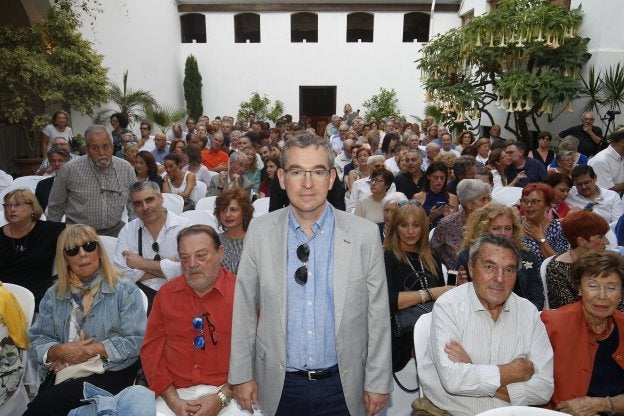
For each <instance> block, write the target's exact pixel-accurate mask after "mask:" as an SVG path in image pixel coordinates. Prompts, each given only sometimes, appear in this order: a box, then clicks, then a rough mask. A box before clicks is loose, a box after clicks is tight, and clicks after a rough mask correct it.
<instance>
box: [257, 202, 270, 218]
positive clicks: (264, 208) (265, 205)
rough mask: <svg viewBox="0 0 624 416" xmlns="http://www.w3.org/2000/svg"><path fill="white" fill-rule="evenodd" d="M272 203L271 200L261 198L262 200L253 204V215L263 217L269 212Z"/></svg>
mask: <svg viewBox="0 0 624 416" xmlns="http://www.w3.org/2000/svg"><path fill="white" fill-rule="evenodd" d="M270 202H271V198H268V197H266V198H260V199H256V200H255V201H254V202H253V207H254V213H253V217H254V218H256V217H259V216H261V215H264V214H267V213H268V212H269V204H270Z"/></svg>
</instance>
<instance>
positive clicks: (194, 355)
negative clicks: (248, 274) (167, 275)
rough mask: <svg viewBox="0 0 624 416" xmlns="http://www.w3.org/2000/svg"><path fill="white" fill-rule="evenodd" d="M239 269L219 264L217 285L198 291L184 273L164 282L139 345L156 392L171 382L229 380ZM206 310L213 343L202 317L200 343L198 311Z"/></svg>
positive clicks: (178, 385)
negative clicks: (202, 343)
mask: <svg viewBox="0 0 624 416" xmlns="http://www.w3.org/2000/svg"><path fill="white" fill-rule="evenodd" d="M235 285H236V275H234V274H233V273H231V272H230V271H228V270H226V269H224V268H221V270H220V271H219V276H218V277H217V283H216V284H215V286H214V288H213V289H212V290H211V291H210V292H208V293H207V294H206V295H204V296H203V297H201V298H200V297H199V296H198V295H197V294H196V293H195V292H194V291H193V289H191V288H190V287H189V285H188V284H187V283H186V280H185V279H184V276H178V277H176V278H175V279H173V280H171V281H170V282H168V283H166V284H165V285H163V286H162V287H161V288H160V290H159V291H158V294H157V295H156V297H155V298H154V304H153V306H152V311H151V313H150V316H149V318H148V320H147V328H146V330H145V338H144V340H143V346H142V347H141V363H142V365H143V371H145V376H146V377H147V380H148V382H149V385H150V389H152V390H153V391H154V392H155V393H156V396H160V395H161V394H162V393H163V392H164V391H165V390H166V389H167V387H169V385H171V384H173V385H174V386H175V388H184V387H192V386H196V385H199V384H207V385H212V386H219V385H221V384H223V383H225V382H226V381H227V378H228V368H229V364H230V345H231V335H232V307H233V303H234V286H235ZM206 312H208V313H209V314H210V322H212V324H213V325H214V326H215V337H216V341H217V345H213V343H212V340H211V338H210V331H209V330H208V325H207V322H206V320H205V319H204V330H203V331H204V337H205V340H206V348H205V349H204V350H201V349H196V348H195V347H194V346H193V339H194V338H195V337H196V336H197V335H199V334H200V331H196V330H195V329H194V328H193V325H192V322H193V318H194V317H198V316H201V315H202V314H205V313H206Z"/></svg>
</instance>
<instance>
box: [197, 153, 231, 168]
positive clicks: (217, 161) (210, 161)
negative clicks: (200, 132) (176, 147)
mask: <svg viewBox="0 0 624 416" xmlns="http://www.w3.org/2000/svg"><path fill="white" fill-rule="evenodd" d="M201 155H202V164H203V165H204V166H206V167H207V168H208V169H214V168H216V167H217V166H219V165H221V164H223V165H225V166H227V164H228V159H229V158H230V157H229V156H228V154H227V153H225V152H224V151H223V150H219V151H217V152H216V153H212V151H211V150H209V149H204V150H202V152H201Z"/></svg>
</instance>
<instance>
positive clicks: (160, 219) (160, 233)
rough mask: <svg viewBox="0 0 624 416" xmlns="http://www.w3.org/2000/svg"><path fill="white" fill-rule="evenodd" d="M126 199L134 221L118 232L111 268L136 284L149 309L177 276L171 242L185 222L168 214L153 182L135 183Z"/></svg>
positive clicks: (183, 219) (177, 264) (175, 255)
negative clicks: (117, 270)
mask: <svg viewBox="0 0 624 416" xmlns="http://www.w3.org/2000/svg"><path fill="white" fill-rule="evenodd" d="M130 199H131V201H132V205H133V206H134V211H135V213H136V214H137V216H138V218H137V219H135V220H132V221H130V222H129V223H128V224H126V225H124V227H123V228H122V229H121V231H120V232H119V236H118V237H117V246H116V247H115V258H114V262H115V266H116V267H117V268H118V269H119V270H121V272H122V273H123V275H124V277H126V278H128V279H130V280H132V281H133V282H136V284H137V285H138V286H139V288H140V289H141V290H142V291H143V293H145V294H146V295H147V298H148V300H149V305H150V307H151V305H152V301H153V299H154V296H156V292H157V291H158V289H160V287H161V286H162V285H164V284H165V283H166V282H167V280H170V279H173V278H174V277H176V276H179V275H180V272H181V270H182V269H181V268H180V261H179V260H178V250H177V247H176V244H175V239H176V237H177V235H178V233H179V232H180V231H181V230H182V229H183V228H185V227H187V226H189V225H190V222H189V220H187V219H186V218H183V217H180V216H177V215H175V214H173V213H171V212H168V211H167V210H166V209H165V208H164V207H163V196H162V194H161V193H160V188H159V186H158V184H157V183H155V182H151V181H139V182H135V183H133V184H132V186H130Z"/></svg>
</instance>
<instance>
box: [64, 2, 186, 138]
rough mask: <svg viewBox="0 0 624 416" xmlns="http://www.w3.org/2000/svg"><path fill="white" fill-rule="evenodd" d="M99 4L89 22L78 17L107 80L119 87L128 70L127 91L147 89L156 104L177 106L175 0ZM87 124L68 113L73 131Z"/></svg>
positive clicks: (179, 75) (179, 71)
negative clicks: (97, 10) (102, 59)
mask: <svg viewBox="0 0 624 416" xmlns="http://www.w3.org/2000/svg"><path fill="white" fill-rule="evenodd" d="M102 8H103V11H102V12H101V13H96V14H95V17H96V19H95V21H94V20H93V19H92V18H90V17H88V16H87V17H85V18H84V19H83V28H82V32H83V35H84V37H85V38H86V39H88V40H90V41H91V42H93V46H94V48H95V49H96V51H98V52H99V53H100V54H102V55H104V63H103V64H104V66H105V67H107V68H108V78H109V80H110V81H111V82H114V83H116V84H117V85H119V86H120V87H121V85H122V76H123V73H124V71H126V70H128V87H129V88H130V89H133V90H137V89H144V90H148V91H151V92H152V94H153V95H154V97H155V98H156V100H157V102H158V103H160V104H164V105H169V106H175V107H179V108H183V107H184V96H183V92H182V79H183V73H184V62H182V63H180V62H179V48H180V19H179V16H178V12H177V6H176V4H175V2H173V1H171V0H133V1H126V0H107V1H106V2H105V3H102ZM91 22H93V25H91V24H90V23H91ZM90 123H91V119H90V118H88V117H81V116H79V115H77V114H73V115H72V124H73V126H74V131H75V132H77V133H81V132H84V130H85V128H86V127H87V126H88V125H89V124H90Z"/></svg>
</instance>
